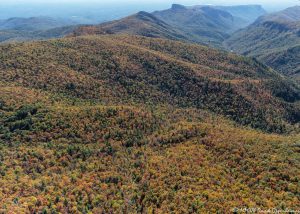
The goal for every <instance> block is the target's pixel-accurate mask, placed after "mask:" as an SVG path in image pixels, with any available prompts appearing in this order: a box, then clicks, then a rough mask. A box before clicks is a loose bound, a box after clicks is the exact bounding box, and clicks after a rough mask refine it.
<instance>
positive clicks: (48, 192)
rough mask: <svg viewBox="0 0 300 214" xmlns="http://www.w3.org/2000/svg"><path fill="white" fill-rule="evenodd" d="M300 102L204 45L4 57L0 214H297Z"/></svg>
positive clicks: (142, 45) (34, 47)
mask: <svg viewBox="0 0 300 214" xmlns="http://www.w3.org/2000/svg"><path fill="white" fill-rule="evenodd" d="M299 100H300V89H299V87H298V86H297V85H295V84H293V82H291V81H290V80H288V79H287V78H286V77H284V76H282V75H279V74H278V73H277V72H275V71H274V70H272V69H270V68H269V67H266V66H265V65H263V64H261V63H259V62H258V61H256V60H253V59H249V58H246V57H241V56H237V55H235V54H231V53H226V52H220V51H217V50H214V49H211V48H208V47H204V46H200V45H194V44H186V43H182V42H178V41H171V40H166V39H157V38H148V37H141V36H129V35H101V36H79V37H69V38H62V39H53V40H49V41H36V42H26V43H17V44H5V45H1V46H0V149H1V153H0V175H1V176H0V187H1V188H0V212H4V213H5V212H12V213H26V212H30V213H42V212H44V213H55V212H60V213H89V212H90V213H124V212H128V213H136V212H140V213H171V212H182V213H205V212H211V213H217V212H222V213H229V212H232V209H233V207H252V206H254V207H256V206H257V207H260V208H262V209H268V208H272V207H283V208H286V207H288V208H289V209H297V207H298V204H299V201H300V198H299V190H300V189H299V178H298V175H299V173H300V169H299V164H300V158H299V121H300V115H299V112H300V111H299Z"/></svg>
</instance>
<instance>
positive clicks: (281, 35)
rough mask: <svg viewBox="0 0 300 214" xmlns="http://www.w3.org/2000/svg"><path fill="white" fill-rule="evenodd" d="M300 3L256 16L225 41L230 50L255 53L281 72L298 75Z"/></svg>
mask: <svg viewBox="0 0 300 214" xmlns="http://www.w3.org/2000/svg"><path fill="white" fill-rule="evenodd" d="M299 14H300V7H299V6H298V7H292V8H288V9H286V10H284V11H281V12H278V13H274V14H270V15H266V16H263V17H261V18H259V19H258V20H257V21H256V22H255V23H254V24H252V25H250V26H249V27H247V28H245V29H243V30H240V31H238V32H237V33H235V34H234V35H233V36H232V37H230V38H229V39H228V40H227V41H226V42H225V44H226V45H227V47H228V48H229V49H231V50H233V51H236V52H238V53H241V54H245V55H247V56H254V57H257V58H258V59H260V60H261V61H262V62H265V63H266V64H267V65H269V66H272V67H273V68H275V69H276V70H278V71H281V72H282V73H284V74H286V75H289V76H293V77H296V78H298V79H299V73H300V62H299V54H300V52H299V50H300V49H299V47H300V17H299Z"/></svg>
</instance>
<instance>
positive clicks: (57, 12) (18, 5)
mask: <svg viewBox="0 0 300 214" xmlns="http://www.w3.org/2000/svg"><path fill="white" fill-rule="evenodd" d="M173 3H176V4H182V5H207V4H212V5H227V6H228V5H249V4H258V5H262V6H263V7H264V8H265V9H266V10H267V11H269V12H273V11H276V10H281V9H284V8H287V7H290V6H295V5H299V1H298V0H288V1H285V2H284V3H283V2H282V1H279V0H273V1H270V0H250V1H247V2H246V3H245V2H244V1H240V0H229V1H225V0H200V1H199V0H166V1H164V2H161V1H159V0H152V1H150V0H145V1H143V2H142V3H141V1H137V0H110V1H108V0H101V1H99V0H87V1H84V0H75V1H74V0H52V1H50V0H43V1H41V0H11V1H6V0H5V1H4V0H0V19H8V18H11V17H34V16H50V17H56V18H74V19H76V18H78V20H76V21H78V22H80V23H97V22H103V21H109V20H113V19H118V18H121V17H124V16H127V15H130V14H133V13H136V12H138V11H147V12H153V11H155V10H163V9H167V8H170V7H171V5H172V4H173Z"/></svg>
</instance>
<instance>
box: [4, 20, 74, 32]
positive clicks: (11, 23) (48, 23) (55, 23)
mask: <svg viewBox="0 0 300 214" xmlns="http://www.w3.org/2000/svg"><path fill="white" fill-rule="evenodd" d="M76 24H78V23H76V22H74V21H71V20H67V19H55V18H52V17H44V16H41V17H31V18H19V17H15V18H10V19H6V20H0V30H20V31H21V30H22V31H37V30H49V29H52V28H58V27H63V26H67V25H76Z"/></svg>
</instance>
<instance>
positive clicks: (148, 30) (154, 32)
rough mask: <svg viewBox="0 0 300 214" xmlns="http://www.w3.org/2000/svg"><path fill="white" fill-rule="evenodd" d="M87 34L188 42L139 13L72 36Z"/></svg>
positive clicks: (149, 17) (176, 33) (85, 29)
mask: <svg viewBox="0 0 300 214" xmlns="http://www.w3.org/2000/svg"><path fill="white" fill-rule="evenodd" d="M89 34H133V35H141V36H147V37H158V38H167V39H175V40H176V39H177V40H188V37H187V36H185V35H184V33H183V32H182V31H180V30H177V29H176V28H173V27H172V26H170V25H168V24H167V23H165V22H163V21H161V20H160V19H158V18H156V17H155V16H153V15H152V14H150V13H147V12H139V13H137V14H135V15H132V16H129V17H126V18H124V19H120V20H117V21H112V22H107V23H104V24H100V25H97V26H82V27H80V28H78V29H76V30H75V31H74V33H73V35H75V36H78V35H89Z"/></svg>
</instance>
